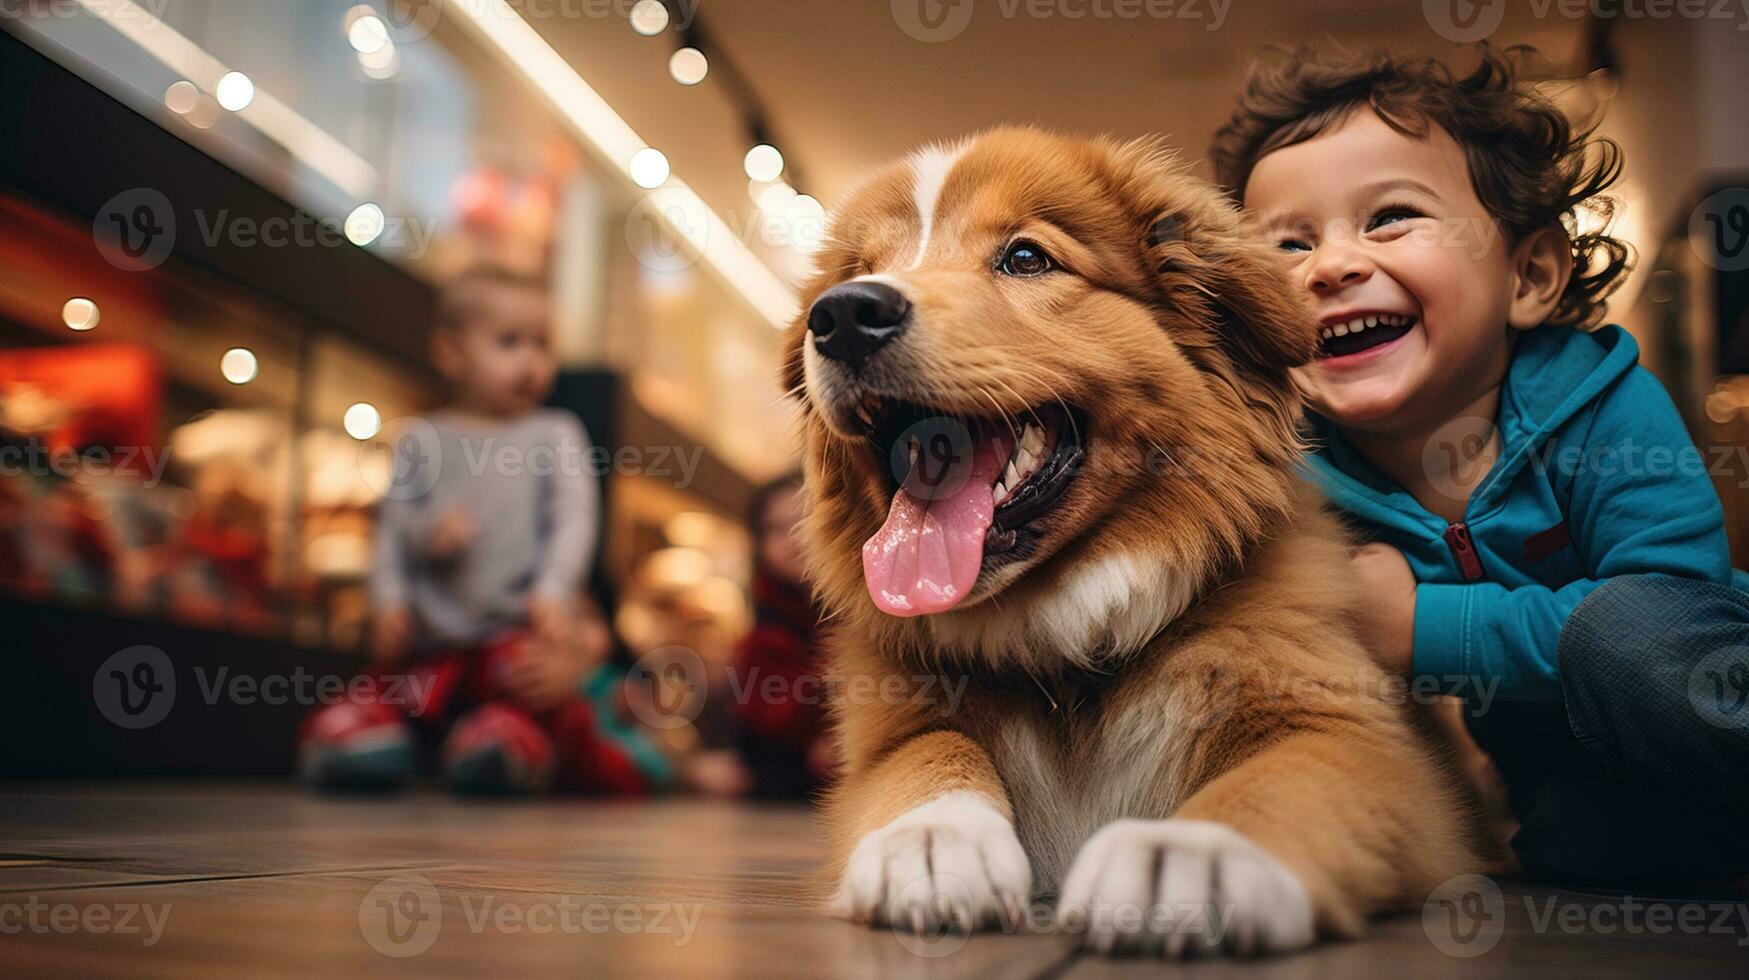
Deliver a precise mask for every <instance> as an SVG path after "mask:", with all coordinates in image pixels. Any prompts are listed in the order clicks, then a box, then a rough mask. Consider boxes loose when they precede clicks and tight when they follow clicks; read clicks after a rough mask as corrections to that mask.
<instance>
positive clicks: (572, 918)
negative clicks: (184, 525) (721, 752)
mask: <svg viewBox="0 0 1749 980" xmlns="http://www.w3.org/2000/svg"><path fill="white" fill-rule="evenodd" d="M819 853H820V845H819V840H818V838H817V836H816V834H815V831H814V827H813V824H812V821H811V819H810V817H809V815H808V814H807V813H806V812H805V811H801V810H793V809H775V808H755V807H741V806H728V805H713V804H707V803H692V802H666V803H657V804H629V803H627V804H619V803H613V804H605V803H587V802H580V801H554V802H541V803H485V804H482V803H468V802H460V801H455V800H451V799H448V798H445V797H443V796H440V795H435V794H414V795H411V796H406V797H400V798H395V799H388V800H375V801H349V800H332V799H320V798H315V797H311V796H308V795H306V794H304V793H302V792H300V791H298V790H297V789H296V788H293V787H290V786H285V785H279V784H271V783H269V784H259V783H231V782H223V783H200V784H180V783H179V784H165V783H144V784H125V785H95V786H94V785H68V784H42V785H30V786H24V785H12V786H3V785H0V975H4V976H79V977H104V976H128V977H201V976H224V977H232V976H238V975H249V976H273V975H284V976H291V975H297V976H312V975H315V976H320V977H323V978H326V980H335V978H340V977H345V976H352V975H366V974H370V975H378V974H406V975H412V976H444V975H489V976H503V977H532V976H566V977H576V976H586V977H616V976H648V977H689V976H711V977H716V976H748V977H761V978H764V977H782V976H797V977H803V976H807V977H812V976H852V977H876V976H928V977H979V978H983V977H1071V978H1077V980H1079V978H1091V977H1103V976H1109V975H1116V974H1118V973H1120V972H1122V973H1126V974H1129V973H1137V972H1144V973H1154V974H1167V973H1169V974H1173V975H1183V976H1190V977H1205V976H1229V975H1231V976H1245V977H1258V978H1262V977H1278V976H1279V977H1313V976H1320V977H1321V976H1339V977H1371V976H1380V977H1386V976H1388V977H1401V976H1417V977H1421V976H1436V977H1437V976H1447V975H1449V976H1460V975H1461V976H1466V977H1468V976H1484V977H1504V976H1527V977H1531V976H1534V977H1539V978H1540V977H1549V976H1566V975H1586V976H1606V975H1622V976H1628V975H1636V976H1637V975H1652V976H1659V977H1674V976H1689V975H1692V976H1749V932H1746V930H1749V909H1746V908H1742V907H1737V906H1731V905H1728V904H1726V903H1712V904H1710V905H1706V908H1705V911H1704V913H1689V918H1688V921H1689V922H1690V923H1693V922H1696V921H1698V920H1700V919H1702V918H1704V919H1705V920H1706V921H1705V923H1704V924H1703V925H1702V926H1701V927H1700V931H1699V932H1698V933H1695V932H1692V931H1691V932H1690V933H1688V934H1683V933H1681V932H1680V929H1679V927H1678V924H1679V923H1680V922H1681V921H1682V916H1683V913H1682V909H1683V907H1684V906H1683V905H1682V904H1681V903H1674V904H1673V905H1672V906H1671V908H1670V911H1669V912H1667V913H1666V914H1667V915H1670V916H1671V919H1670V924H1668V926H1667V928H1668V929H1669V930H1670V932H1669V934H1666V935H1649V934H1647V933H1646V932H1644V931H1643V930H1636V931H1634V932H1632V933H1630V932H1629V931H1626V930H1625V929H1624V927H1623V923H1624V922H1625V921H1628V920H1624V919H1622V917H1621V915H1620V914H1611V912H1614V913H1619V912H1620V911H1621V903H1620V900H1618V899H1605V898H1598V897H1585V896H1578V895H1569V894H1563V893H1554V892H1545V891H1526V890H1524V889H1520V888H1514V887H1511V886H1506V887H1505V888H1504V891H1503V894H1502V901H1503V904H1504V922H1505V926H1504V934H1503V935H1502V936H1501V937H1500V939H1499V941H1498V942H1497V943H1494V944H1492V945H1490V944H1489V943H1488V941H1487V937H1486V936H1483V937H1482V938H1481V939H1480V940H1477V939H1470V944H1469V945H1468V946H1465V947H1463V948H1461V949H1460V950H1459V951H1460V952H1475V951H1477V950H1479V949H1485V950H1486V951H1485V952H1482V953H1481V954H1480V955H1475V956H1454V955H1450V954H1448V953H1447V952H1442V951H1441V949H1440V948H1439V946H1438V945H1437V944H1436V942H1435V941H1434V940H1435V939H1436V938H1438V939H1442V940H1444V941H1445V942H1446V944H1447V945H1450V942H1451V940H1452V937H1451V936H1450V934H1449V933H1444V934H1443V935H1442V934H1441V932H1442V926H1441V923H1443V922H1444V921H1445V920H1443V919H1441V918H1440V917H1439V916H1438V915H1433V916H1430V917H1429V918H1428V919H1427V921H1425V922H1424V920H1423V916H1422V915H1421V914H1409V915H1404V916H1399V917H1397V918H1394V919H1391V920H1388V921H1386V922H1383V923H1380V924H1379V925H1378V926H1377V927H1376V928H1375V929H1374V932H1373V934H1372V936H1371V937H1370V938H1369V939H1368V940H1367V941H1364V942H1358V943H1346V944H1340V945H1332V946H1325V947H1323V948H1320V949H1318V950H1315V951H1313V952H1311V953H1307V954H1304V955H1300V956H1295V957H1287V958H1282V959H1274V960H1265V961H1258V962H1247V963H1230V962H1222V961H1206V962H1196V963H1191V964H1188V965H1177V964H1159V963H1149V962H1136V961H1107V960H1102V959H1100V958H1098V957H1093V956H1081V955H1078V954H1076V953H1075V952H1073V951H1072V950H1071V949H1070V948H1069V946H1068V944H1067V943H1066V942H1065V941H1064V938H1063V937H1061V936H1056V935H1049V934H1033V935H979V936H975V937H972V938H970V939H969V940H967V939H965V938H964V937H958V936H947V937H936V938H921V937H914V936H909V935H903V936H901V935H898V934H895V933H892V932H888V931H883V930H872V929H866V928H861V927H857V926H852V925H848V924H845V923H841V922H836V921H833V920H830V919H826V918H823V917H820V916H818V915H817V914H815V913H814V912H813V911H812V910H811V909H810V907H809V903H808V899H807V890H806V883H807V881H808V880H809V879H808V875H809V872H810V870H811V869H812V867H813V866H814V864H815V862H816V861H817V859H818V857H819ZM1702 904H1704V903H1702ZM1600 906H1602V907H1603V908H1602V911H1601V913H1600V912H1599V908H1600ZM1551 914H1552V916H1553V918H1549V916H1550V915H1551ZM1630 919H1632V916H1630ZM1646 921H1649V920H1646ZM1539 922H1540V923H1542V925H1541V926H1540V927H1539ZM1563 922H1569V923H1573V925H1563V924H1562V923H1563ZM1641 924H1642V925H1644V924H1645V922H1641ZM1460 938H1465V939H1469V938H1470V937H1468V936H1465V937H1460Z"/></svg>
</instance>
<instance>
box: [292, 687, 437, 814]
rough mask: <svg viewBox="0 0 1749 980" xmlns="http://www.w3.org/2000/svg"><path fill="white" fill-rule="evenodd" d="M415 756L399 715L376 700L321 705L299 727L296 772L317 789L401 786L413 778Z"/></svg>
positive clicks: (366, 789) (367, 789)
mask: <svg viewBox="0 0 1749 980" xmlns="http://www.w3.org/2000/svg"><path fill="white" fill-rule="evenodd" d="M417 758H418V757H417V750H416V748H415V746H414V744H413V733H412V732H411V731H410V730H409V729H408V727H407V722H406V720H405V719H404V718H402V717H401V713H400V712H398V711H396V710H395V709H393V708H390V707H388V706H386V705H381V704H376V703H373V702H364V703H357V702H351V701H346V702H342V703H340V704H333V705H329V706H327V707H325V708H319V709H317V710H316V711H315V712H314V713H313V714H311V715H310V717H308V718H306V719H304V723H303V725H302V727H301V728H300V729H299V731H298V771H299V772H300V773H302V774H303V777H304V780H305V781H306V782H308V783H309V784H310V785H311V786H314V787H316V788H317V789H326V790H340V791H352V792H373V791H374V792H382V791H385V790H392V789H399V788H401V787H402V786H405V785H406V784H407V782H408V781H409V780H410V779H412V777H413V771H414V767H415V765H416V764H417Z"/></svg>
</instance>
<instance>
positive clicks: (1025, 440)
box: [1020, 422, 1045, 455]
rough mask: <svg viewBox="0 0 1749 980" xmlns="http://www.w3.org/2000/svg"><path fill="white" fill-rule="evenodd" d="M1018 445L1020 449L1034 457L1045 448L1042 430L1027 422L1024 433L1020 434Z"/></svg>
mask: <svg viewBox="0 0 1749 980" xmlns="http://www.w3.org/2000/svg"><path fill="white" fill-rule="evenodd" d="M1020 445H1021V448H1023V449H1025V450H1026V451H1028V452H1030V453H1033V454H1035V455H1036V454H1037V453H1039V452H1040V451H1042V450H1043V449H1044V448H1045V433H1044V430H1043V429H1040V428H1039V427H1038V426H1036V425H1033V424H1032V423H1031V422H1028V423H1027V424H1026V431H1025V432H1024V433H1022V434H1021V437H1020Z"/></svg>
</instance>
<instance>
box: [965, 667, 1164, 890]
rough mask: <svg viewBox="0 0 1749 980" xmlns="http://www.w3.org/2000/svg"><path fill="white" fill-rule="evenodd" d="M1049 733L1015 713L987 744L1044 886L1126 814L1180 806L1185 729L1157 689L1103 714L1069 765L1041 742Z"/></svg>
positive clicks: (1153, 814) (1154, 816)
mask: <svg viewBox="0 0 1749 980" xmlns="http://www.w3.org/2000/svg"><path fill="white" fill-rule="evenodd" d="M1059 710H1071V709H1069V708H1068V707H1066V706H1065V707H1061V708H1060V709H1059ZM1049 737H1051V736H1050V735H1048V734H1047V733H1046V732H1044V731H1041V728H1040V723H1039V722H1038V721H1037V720H1036V719H1030V718H1017V719H1015V720H1013V721H1011V722H1009V723H1007V724H1005V725H1004V726H1003V727H1002V728H1001V730H1000V733H999V734H998V736H997V738H996V740H995V744H994V745H991V746H989V749H990V754H991V757H992V760H993V761H994V762H995V764H996V770H997V772H999V773H1000V774H1001V776H1002V784H1003V786H1005V787H1007V789H1008V793H1009V798H1010V801H1011V802H1012V803H1013V806H1014V821H1015V830H1016V832H1017V833H1018V834H1019V836H1020V841H1021V844H1022V845H1023V846H1024V847H1025V848H1026V851H1027V854H1028V855H1029V856H1030V857H1031V858H1032V862H1033V871H1034V876H1035V884H1036V885H1037V886H1038V887H1039V888H1040V890H1043V891H1050V890H1052V889H1054V888H1055V887H1056V885H1057V882H1058V881H1060V880H1061V878H1062V876H1063V874H1064V872H1066V871H1067V870H1068V867H1069V862H1070V861H1071V860H1073V859H1074V857H1075V855H1076V853H1077V852H1079V851H1080V849H1081V846H1082V845H1083V844H1084V843H1086V841H1087V839H1088V838H1090V837H1092V836H1093V834H1094V832H1095V831H1097V830H1099V828H1101V827H1103V826H1105V825H1106V824H1109V823H1111V822H1112V821H1113V820H1118V819H1122V818H1124V817H1135V818H1140V819H1148V820H1158V819H1164V818H1165V817H1168V816H1170V815H1171V814H1172V812H1173V811H1174V810H1176V809H1177V808H1178V804H1179V803H1181V802H1182V800H1181V799H1180V795H1181V794H1180V792H1179V789H1178V787H1179V786H1180V785H1182V779H1181V777H1180V770H1181V763H1182V761H1183V748H1184V745H1185V738H1186V737H1188V733H1186V732H1185V731H1184V730H1183V728H1182V726H1181V725H1179V724H1178V723H1177V720H1176V719H1175V718H1174V716H1173V714H1172V713H1171V711H1170V710H1169V707H1168V704H1167V702H1166V698H1165V696H1164V692H1162V696H1160V697H1159V698H1157V699H1154V700H1149V701H1145V702H1139V703H1137V704H1134V705H1131V706H1130V707H1128V708H1127V709H1125V710H1124V711H1123V712H1122V713H1121V714H1120V715H1118V716H1117V717H1114V718H1111V719H1108V720H1107V723H1106V724H1105V725H1104V726H1102V727H1101V728H1100V729H1099V736H1098V738H1099V744H1098V745H1094V746H1075V747H1073V750H1072V752H1071V754H1070V755H1069V756H1068V758H1070V759H1073V760H1074V762H1072V763H1067V764H1066V763H1065V762H1064V756H1063V754H1062V753H1061V752H1060V751H1059V750H1058V749H1057V748H1056V747H1053V746H1049V745H1047V744H1046V743H1045V740H1046V739H1047V738H1049Z"/></svg>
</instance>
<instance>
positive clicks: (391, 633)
mask: <svg viewBox="0 0 1749 980" xmlns="http://www.w3.org/2000/svg"><path fill="white" fill-rule="evenodd" d="M412 639H413V611H412V610H411V609H408V608H407V607H406V606H389V607H387V608H384V609H379V610H377V613H376V615H375V616H373V617H372V618H371V624H370V655H371V659H373V660H375V661H376V662H377V663H378V664H387V663H393V662H394V661H396V660H399V659H400V658H401V655H402V654H404V653H406V652H407V644H408V643H409V642H410V641H411V640H412Z"/></svg>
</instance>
